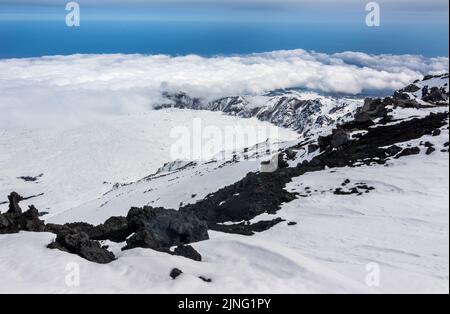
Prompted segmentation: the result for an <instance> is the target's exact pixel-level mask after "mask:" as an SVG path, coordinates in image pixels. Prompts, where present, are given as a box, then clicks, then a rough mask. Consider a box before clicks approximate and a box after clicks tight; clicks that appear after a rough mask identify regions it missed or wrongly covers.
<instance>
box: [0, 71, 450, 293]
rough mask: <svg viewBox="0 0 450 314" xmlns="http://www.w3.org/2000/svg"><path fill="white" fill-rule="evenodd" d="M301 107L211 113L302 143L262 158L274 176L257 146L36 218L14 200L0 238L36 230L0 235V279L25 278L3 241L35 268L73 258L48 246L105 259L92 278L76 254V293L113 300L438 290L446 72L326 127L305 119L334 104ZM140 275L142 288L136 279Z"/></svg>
mask: <svg viewBox="0 0 450 314" xmlns="http://www.w3.org/2000/svg"><path fill="white" fill-rule="evenodd" d="M281 98H283V96H281ZM272 99H273V98H272ZM298 101H301V100H299V99H298V98H297V96H295V97H294V98H293V99H291V100H288V99H284V100H282V101H281V99H279V102H276V101H275V102H271V103H269V104H268V105H267V108H265V107H258V110H257V111H255V112H257V113H256V115H253V114H250V115H248V116H246V115H245V113H246V112H247V113H248V112H252V110H250V107H251V106H250V105H249V104H246V105H244V106H243V108H241V109H240V110H238V109H236V108H239V107H240V105H239V104H244V103H245V102H244V101H238V102H236V103H234V104H233V102H232V101H230V100H228V101H222V102H221V103H222V104H223V105H218V107H217V106H216V107H211V110H216V111H224V112H226V113H229V114H232V115H238V116H242V117H257V118H258V119H262V120H265V121H271V122H273V123H276V124H279V123H281V125H283V126H289V127H292V128H293V129H295V130H297V131H299V132H301V133H302V134H303V136H302V138H301V139H299V140H297V141H294V142H289V143H284V144H282V145H281V146H280V149H279V150H278V149H277V150H276V151H270V152H268V153H267V152H266V153H267V154H268V155H272V154H275V155H278V159H279V165H280V167H279V168H278V170H276V171H275V172H272V173H264V172H260V171H259V164H258V163H257V162H255V161H254V160H252V158H249V156H252V155H254V154H256V152H257V150H258V147H249V148H247V149H244V150H243V151H242V152H237V156H236V157H233V159H230V160H225V161H224V160H211V161H209V162H203V163H195V162H194V163H180V164H179V165H174V164H170V165H167V166H166V167H164V168H162V169H161V170H160V171H159V172H158V173H157V174H155V175H152V176H148V177H146V178H143V179H141V180H138V181H136V182H132V183H129V184H126V185H119V186H116V187H115V188H114V189H113V190H111V191H109V192H108V193H106V194H104V195H103V196H102V197H100V198H99V199H96V200H93V201H90V202H88V203H86V204H83V205H81V206H79V207H76V208H72V209H71V210H68V211H66V212H63V213H59V214H58V215H56V216H44V218H45V220H46V223H44V222H43V221H41V218H39V214H38V212H37V210H36V209H35V208H31V209H30V210H29V211H28V212H26V213H24V214H21V213H20V211H21V210H19V208H18V206H19V203H23V204H30V202H33V200H34V199H31V200H24V201H23V202H22V200H21V198H20V196H18V195H13V194H11V197H10V213H9V214H3V215H1V216H0V221H1V222H0V230H1V232H0V233H14V232H17V231H19V230H25V231H39V232H42V231H45V232H46V233H44V234H42V235H41V234H40V235H36V237H33V238H32V234H24V233H20V234H19V235H8V236H6V238H0V247H1V249H0V254H1V258H2V260H5V261H6V262H4V263H0V272H1V273H2V274H4V273H5V276H4V277H5V278H7V280H8V282H13V283H14V281H13V280H14V278H12V277H11V276H9V277H8V275H6V273H7V272H8V267H7V266H8V265H9V264H10V263H11V262H13V263H15V264H16V265H18V266H17V267H18V273H19V274H21V275H22V276H23V277H24V278H30V277H29V276H28V275H27V274H28V272H30V270H29V267H27V263H26V262H25V261H23V260H22V259H23V256H22V255H20V254H12V247H11V246H12V245H13V244H14V245H15V244H19V245H22V246H23V248H24V250H25V251H28V252H34V253H35V255H36V256H39V258H40V260H41V261H42V263H43V264H44V263H51V261H53V262H52V263H56V264H58V263H65V262H66V261H67V260H68V258H69V257H68V256H71V255H69V254H67V253H65V252H59V251H51V250H48V249H45V245H47V244H49V242H51V241H53V242H52V244H51V246H50V247H51V248H58V249H60V250H63V251H68V252H70V253H74V254H77V255H80V256H81V257H82V258H84V259H87V260H91V261H96V262H101V263H108V264H107V265H102V266H101V267H103V268H98V270H99V271H93V270H94V269H95V268H94V266H92V264H90V263H88V262H87V261H85V260H84V259H82V258H79V259H77V262H78V263H80V264H81V265H83V267H84V269H85V275H84V276H85V277H84V278H85V280H87V284H86V286H80V287H78V288H77V289H78V290H77V291H81V292H83V291H89V290H94V291H112V290H115V291H117V290H120V288H119V287H120V284H119V282H120V283H121V284H122V285H124V286H122V287H126V286H128V287H131V286H133V287H134V288H133V289H134V290H137V291H141V292H142V291H180V290H181V289H183V288H184V289H188V290H189V291H190V292H200V291H205V290H206V291H208V292H211V291H213V292H231V291H234V292H236V291H241V292H245V291H247V292H248V291H249V289H252V290H251V291H253V292H275V291H276V292H393V291H406V292H420V291H434V292H446V291H448V256H449V255H448V230H449V228H448V135H449V134H448V126H449V121H448V75H442V76H433V77H425V79H424V80H421V81H417V82H415V83H414V84H412V85H410V86H408V87H406V88H405V89H402V90H400V91H398V92H396V93H395V94H394V95H393V96H392V97H386V98H382V99H367V100H365V101H364V104H362V102H360V105H359V106H355V108H354V109H353V110H349V113H350V114H348V113H347V112H346V110H343V111H337V112H339V114H338V115H337V116H338V117H337V118H336V119H334V120H333V122H330V123H329V124H328V123H326V124H321V123H319V124H316V121H317V119H318V118H319V117H320V116H321V114H322V113H326V114H327V115H328V114H330V110H331V109H332V108H326V109H323V108H322V109H321V108H318V107H320V106H319V104H318V103H317V102H314V101H312V102H311V103H310V102H309V101H308V100H307V103H301V104H300V105H299V103H298ZM194 103H195V102H194ZM194 103H193V104H194ZM195 106H197V105H195ZM247 107H248V108H247ZM337 107H339V105H337ZM345 107H346V108H348V106H347V105H346V106H345ZM227 108H229V109H227ZM233 108H234V109H233ZM274 108H276V109H274ZM190 109H205V108H204V107H192V108H190ZM309 109H311V112H313V113H312V115H313V116H314V118H311V119H310V120H308V121H309V122H307V123H306V124H305V122H302V123H303V124H301V123H300V124H301V125H303V128H301V127H300V128H298V126H299V125H300V124H296V123H294V122H292V121H293V119H294V118H292V117H293V116H296V117H298V118H299V117H302V112H304V111H303V110H306V111H305V112H309V111H308V110H309ZM264 112H266V113H267V115H265V114H264ZM305 116H308V115H307V114H305ZM311 123H312V124H311ZM308 126H310V127H311V128H312V129H311V130H308V129H307V128H308ZM308 131H310V132H308ZM262 153H263V152H260V154H262ZM131 207H134V208H132V209H131V210H130V208H131ZM162 207H164V208H162ZM171 209H174V210H171ZM111 216H115V217H112V218H110V219H108V220H107V218H109V217H111ZM105 220H106V221H105ZM76 221H84V222H88V223H91V224H92V225H91V224H86V223H73V222H76ZM66 222H72V224H65V223H66ZM103 222H104V223H103ZM94 224H95V225H94ZM98 224H100V225H98ZM48 232H51V233H55V234H57V237H56V239H55V236H51V235H49V234H48ZM250 235H252V237H248V236H250ZM98 241H102V242H98ZM197 241H200V242H197ZM193 242H195V243H193ZM104 245H107V246H108V247H106V246H104ZM173 247H176V249H175V250H173ZM122 248H123V249H125V250H123V251H122ZM145 248H151V249H153V250H146V249H145ZM180 255H181V256H185V257H189V258H190V259H192V260H195V261H191V260H186V259H185V258H182V257H180ZM70 258H72V257H70ZM75 258H77V257H75ZM199 259H201V260H202V262H198V260H199ZM236 261H237V262H238V263H236ZM240 262H242V263H240ZM369 262H374V263H377V264H378V265H380V266H381V269H382V273H383V274H385V275H383V276H382V284H381V285H380V286H379V287H374V288H369V287H368V286H367V285H366V284H365V283H364V272H365V266H366V265H367V263H369ZM144 265H145V266H144ZM150 265H151V266H150ZM174 267H176V268H180V269H181V270H182V271H183V273H182V274H181V275H180V274H179V276H178V277H177V279H176V280H175V281H173V280H172V279H170V278H169V273H170V270H171V269H172V268H174ZM119 269H120V270H122V271H120V272H117V270H119ZM31 272H32V273H33V274H36V276H38V275H37V274H39V273H42V272H44V273H45V269H43V265H42V264H40V263H37V265H35V267H34V268H33V269H32V270H31ZM35 272H36V273H35ZM47 273H48V276H49V278H50V277H52V278H56V279H52V280H49V279H45V278H46V277H45V275H42V274H41V275H39V276H43V281H44V282H45V283H44V286H45V287H46V289H48V290H56V291H64V290H65V289H67V288H64V287H63V288H61V286H63V283H58V281H57V280H58V279H57V278H59V277H60V276H59V275H58V274H55V272H52V271H49V270H47ZM143 274H145V275H146V276H143ZM161 274H163V275H164V274H167V275H166V276H165V277H164V276H161ZM200 276H201V277H202V278H208V279H211V280H212V281H211V282H205V281H204V280H203V279H199V277H200ZM359 276H361V277H359ZM31 277H33V276H31ZM139 277H140V278H146V279H141V280H138V281H137V282H136V278H139ZM162 277H164V278H166V279H164V278H162ZM104 278H109V279H108V280H107V281H106V283H104V282H102V281H103V280H104ZM111 278H113V279H111ZM149 285H150V286H152V288H148V287H149ZM155 285H158V287H160V288H157V287H155ZM11 286H14V284H12V285H11ZM186 287H188V288H186ZM18 289H20V287H19V288H18ZM122 289H125V288H122ZM274 289H276V290H274ZM184 291H186V290H184Z"/></svg>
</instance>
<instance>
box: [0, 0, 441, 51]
mask: <svg viewBox="0 0 450 314" xmlns="http://www.w3.org/2000/svg"><path fill="white" fill-rule="evenodd" d="M67 2H69V1H67V0H0V58H5V57H24V56H41V55H49V54H50V55H53V54H72V53H113V52H122V53H143V54H154V53H164V54H171V55H177V54H189V53H195V54H200V55H212V54H246V53H251V52H262V51H272V50H281V49H295V48H303V49H307V50H316V51H323V52H327V53H332V52H340V51H345V50H353V51H363V52H367V53H374V54H379V53H392V54H423V55H426V56H448V19H449V18H448V2H447V1H446V0H428V1H423V0H422V1H418V0H412V1H407V0H379V1H377V2H378V3H379V4H380V7H381V26H380V27H379V28H376V29H370V28H368V27H367V26H366V25H365V16H366V14H367V12H366V11H365V5H366V3H367V2H369V1H362V0H343V1H334V0H164V1H162V0H127V1H125V0H78V1H76V2H78V3H79V4H80V7H81V27H79V28H78V29H68V28H67V27H66V26H65V23H64V20H65V16H66V14H67V12H66V11H65V10H64V8H65V4H66V3H67Z"/></svg>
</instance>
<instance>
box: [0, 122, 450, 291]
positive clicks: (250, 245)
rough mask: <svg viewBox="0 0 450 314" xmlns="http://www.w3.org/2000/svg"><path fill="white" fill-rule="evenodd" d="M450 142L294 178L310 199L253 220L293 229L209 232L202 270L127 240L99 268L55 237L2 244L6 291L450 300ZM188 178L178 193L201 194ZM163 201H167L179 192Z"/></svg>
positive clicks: (24, 237) (13, 238)
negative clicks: (433, 296)
mask: <svg viewBox="0 0 450 314" xmlns="http://www.w3.org/2000/svg"><path fill="white" fill-rule="evenodd" d="M448 136H449V135H448V131H447V130H445V131H444V132H443V133H442V134H441V135H440V136H439V137H431V136H424V137H423V138H421V139H419V140H416V141H411V142H408V143H404V144H402V145H401V146H404V147H406V146H407V145H408V144H409V145H412V146H416V145H418V144H419V142H420V141H431V142H432V143H434V144H435V147H436V149H437V150H436V152H435V153H433V154H431V155H429V156H425V152H424V149H423V150H422V152H421V154H420V155H416V156H408V157H404V158H402V159H399V160H391V161H389V162H388V163H387V165H385V166H380V165H373V166H363V167H358V168H340V169H333V170H324V171H320V172H314V173H307V174H305V175H303V176H301V177H298V178H295V179H294V180H293V182H292V183H290V184H288V186H287V187H286V189H288V190H293V191H297V192H299V193H300V194H302V195H307V193H305V190H306V187H311V191H312V193H311V195H310V196H309V197H299V198H298V199H297V200H295V201H293V202H291V203H288V204H285V205H284V206H283V207H282V209H281V210H280V211H279V212H278V213H277V215H275V216H274V215H261V216H259V217H256V218H255V219H254V221H258V220H261V219H268V218H270V219H272V218H274V217H282V218H283V219H286V222H283V223H280V224H278V225H276V226H275V227H273V228H272V229H270V230H268V231H265V232H263V233H259V234H256V235H255V236H253V237H245V236H239V235H229V234H222V233H217V232H210V236H211V239H210V240H207V241H203V242H199V243H195V244H193V246H194V247H195V249H197V250H198V251H199V252H200V253H201V254H202V256H203V261H202V262H194V261H191V260H189V259H185V258H181V257H176V256H170V255H168V254H164V253H159V252H156V251H153V250H147V249H134V250H130V251H125V252H121V251H120V248H121V247H122V246H123V244H112V243H110V242H106V244H108V245H110V249H111V250H112V251H113V252H114V253H115V254H116V256H117V257H118V260H116V261H114V262H112V263H111V264H108V265H97V264H94V263H90V262H87V261H86V260H84V259H82V258H80V257H78V256H75V255H70V254H67V253H64V252H60V251H54V250H49V249H47V248H46V245H47V244H48V243H50V242H51V240H52V239H54V237H55V235H53V234H47V233H41V234H38V233H25V232H22V233H20V234H15V235H5V236H2V237H0V274H1V277H2V284H1V285H0V292H7V293H10V292H58V293H71V292H73V293H77V292H81V293H91V292H94V293H100V292H105V293H113V292H122V293H133V292H139V293H144V292H148V293H248V292H249V291H251V292H252V293H274V292H276V293H394V292H395V293H399V292H404V293H422V292H426V293H448V291H449V263H448V261H449V246H448V239H449V224H448V221H449V207H448V201H449V195H448V190H449V174H448V164H449V157H448V153H444V152H440V150H441V149H443V147H444V143H445V142H446V141H448ZM232 169H233V168H227V170H229V172H231V170H232ZM235 170H236V169H235ZM184 171H186V172H187V173H189V169H187V170H184ZM184 171H182V172H184ZM346 179H350V180H351V182H350V183H349V184H348V186H347V187H348V188H350V187H352V186H353V185H354V184H360V183H364V184H367V185H368V186H373V187H374V188H375V190H373V191H370V193H367V194H366V193H364V194H363V195H359V196H358V195H335V194H333V193H332V191H330V190H334V189H336V188H338V187H341V184H342V183H343V182H344V181H345V180H346ZM152 182H153V180H151V181H148V182H145V183H142V182H138V183H136V184H135V185H138V186H139V185H140V184H146V185H151V184H153V183H152ZM189 182H190V181H189V180H186V181H183V180H181V181H180V182H178V183H176V184H175V185H176V186H178V188H179V189H185V190H187V191H188V192H191V191H195V187H194V186H192V185H190V184H189ZM147 187H148V186H147ZM127 188H129V187H123V188H119V189H118V191H119V190H121V189H125V191H126V189H127ZM139 189H140V188H139V187H137V190H139ZM173 189H175V188H173ZM138 194H139V193H138V192H135V195H138ZM120 197H124V203H125V204H126V203H127V202H128V201H129V199H128V198H127V197H126V193H125V196H123V195H120V194H119V195H118V196H117V198H120ZM161 198H162V199H165V201H168V200H169V199H170V196H169V195H165V194H162V195H161ZM161 202H163V201H161ZM65 214H68V213H65ZM83 214H84V215H87V213H86V212H84V213H83ZM97 215H98V213H95V214H94V213H93V217H98V216H97ZM62 216H64V213H63V214H62ZM83 218H87V216H83ZM96 219H98V218H94V219H93V220H96ZM288 222H297V225H293V226H289V225H288V224H287V223H288ZM17 248H20V249H17ZM30 256H33V258H32V259H30V258H29V257H30ZM74 263H75V264H74ZM373 263H376V265H378V266H379V270H380V277H379V279H380V281H379V283H380V285H379V286H372V287H369V286H367V285H366V277H367V276H368V274H369V271H372V270H373V269H369V270H368V269H367V268H366V267H367V265H369V264H370V265H372V267H373ZM74 265H78V266H77V267H79V271H80V285H79V286H71V285H69V286H68V285H67V284H66V280H67V278H68V279H69V283H71V281H70V278H72V277H71V274H72V272H73V270H74V268H73V266H74ZM66 267H68V268H67V269H66ZM174 267H177V268H179V269H181V270H182V271H183V272H184V273H183V274H182V275H181V277H179V278H178V279H177V280H172V279H171V278H170V277H169V273H170V271H171V270H172V268H174ZM199 276H203V277H205V278H210V279H212V282H211V283H206V282H204V281H202V280H201V279H199V278H198V277H199ZM37 283H38V284H37Z"/></svg>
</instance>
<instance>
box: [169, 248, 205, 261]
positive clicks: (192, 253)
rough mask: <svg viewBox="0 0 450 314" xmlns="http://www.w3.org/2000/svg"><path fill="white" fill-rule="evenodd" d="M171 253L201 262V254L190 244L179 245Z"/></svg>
mask: <svg viewBox="0 0 450 314" xmlns="http://www.w3.org/2000/svg"><path fill="white" fill-rule="evenodd" d="M173 255H178V256H183V257H186V258H189V259H191V260H194V261H197V262H201V261H202V256H201V255H200V253H199V252H197V251H196V250H195V249H194V248H193V247H192V246H190V245H179V246H177V247H176V248H175V250H174V252H173Z"/></svg>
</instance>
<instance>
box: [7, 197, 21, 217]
mask: <svg viewBox="0 0 450 314" xmlns="http://www.w3.org/2000/svg"><path fill="white" fill-rule="evenodd" d="M23 199H24V198H23V197H22V196H20V195H19V194H18V193H17V192H12V193H11V194H10V195H8V201H9V207H8V213H9V214H21V213H22V208H20V206H19V203H20V202H21V201H23Z"/></svg>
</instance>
